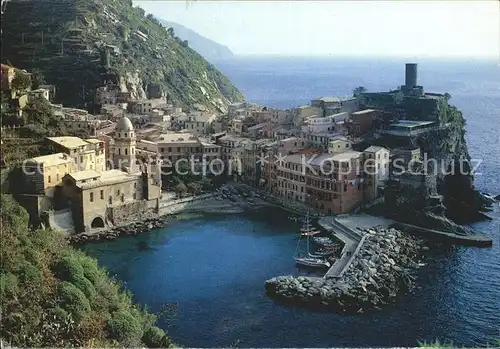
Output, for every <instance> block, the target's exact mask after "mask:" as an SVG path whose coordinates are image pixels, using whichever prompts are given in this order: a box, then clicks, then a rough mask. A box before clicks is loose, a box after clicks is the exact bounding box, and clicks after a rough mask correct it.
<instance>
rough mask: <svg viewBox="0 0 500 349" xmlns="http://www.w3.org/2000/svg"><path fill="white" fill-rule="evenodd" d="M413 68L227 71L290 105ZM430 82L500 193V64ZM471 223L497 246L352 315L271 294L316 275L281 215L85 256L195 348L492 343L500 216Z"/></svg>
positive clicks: (286, 62)
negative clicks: (288, 281)
mask: <svg viewBox="0 0 500 349" xmlns="http://www.w3.org/2000/svg"><path fill="white" fill-rule="evenodd" d="M403 63H404V61H401V62H400V61H387V60H375V59H374V60H371V61H370V60H358V61H356V60H344V61H342V60H307V59H288V58H274V59H256V58H252V59H251V58H244V59H235V60H232V61H225V62H221V63H220V64H217V66H218V68H220V69H221V70H222V72H223V73H224V74H226V75H227V76H228V77H229V79H230V80H232V81H233V82H234V83H235V84H236V86H237V87H239V88H240V89H241V90H242V91H243V93H244V94H245V97H246V98H247V99H248V100H251V101H255V102H260V103H263V104H267V105H272V106H276V107H281V108H287V107H293V106H297V105H300V104H305V103H308V101H309V100H310V99H312V98H315V97H319V96H327V95H341V96H342V95H348V94H350V91H352V89H353V88H354V87H356V86H358V85H363V86H365V87H366V88H368V90H369V91H383V90H388V89H391V88H395V87H396V86H397V85H400V84H402V83H403V79H404V78H403V77H404V65H403ZM418 83H419V84H420V85H423V86H424V88H425V89H426V90H427V91H429V92H442V93H444V92H448V93H450V94H451V95H452V100H451V102H452V103H453V104H455V105H457V107H459V108H460V109H461V110H463V112H464V115H465V116H466V119H467V141H468V145H469V151H470V153H471V156H472V157H473V158H477V159H482V164H481V166H480V168H479V170H480V172H481V174H478V175H477V176H476V182H475V183H476V185H477V187H478V188H479V189H480V190H483V191H487V192H490V193H492V194H495V195H498V194H500V180H499V179H500V175H499V173H500V157H498V156H492V155H491V154H498V152H499V151H500V73H499V69H498V66H497V64H496V62H477V61H473V62H432V61H425V62H422V63H420V62H419V81H418ZM488 214H489V215H490V216H491V217H493V218H494V219H493V220H492V221H487V222H480V223H476V224H474V225H472V227H473V228H474V229H476V230H478V231H481V232H483V233H485V234H487V235H488V236H490V237H491V238H492V239H493V247H492V248H485V249H480V248H467V247H450V248H448V249H445V250H442V251H439V252H437V253H436V254H435V256H433V257H432V258H431V259H430V260H429V261H427V265H426V266H425V267H423V268H421V269H419V279H418V281H417V283H418V287H417V289H415V290H414V291H413V292H412V293H410V294H407V295H403V296H401V297H399V298H398V299H397V300H396V302H395V303H394V304H391V305H388V306H387V307H384V308H383V309H382V310H380V311H377V312H370V313H366V314H359V315H357V316H342V315H337V314H332V313H328V312H320V311H312V310H305V309H298V308H286V307H283V306H281V305H278V304H277V303H275V302H273V301H272V300H270V299H269V298H267V297H266V294H265V290H264V282H265V280H267V279H269V278H271V277H273V276H277V275H288V274H298V273H305V271H298V270H297V269H296V266H295V264H294V260H293V254H294V252H295V249H296V244H297V231H298V229H299V226H298V223H296V222H293V221H291V220H289V219H287V218H288V216H289V214H288V213H285V212H283V211H281V210H279V209H273V210H269V209H266V210H265V211H261V212H256V213H245V214H229V215H224V214H218V215H191V216H187V215H184V216H183V215H180V216H179V217H178V219H176V220H175V221H173V222H172V223H171V224H170V225H169V226H167V227H166V228H163V229H160V230H158V231H154V232H151V233H150V234H145V235H142V236H137V237H128V238H120V239H117V240H115V241H111V242H105V243H101V244H94V245H87V246H85V247H84V249H85V250H86V251H87V252H88V253H89V254H90V255H92V256H95V257H96V258H98V260H99V262H100V264H101V265H103V266H106V267H107V268H108V269H109V270H110V272H111V273H112V274H114V275H116V276H117V278H119V279H120V280H122V281H123V282H124V285H125V287H126V288H128V289H129V290H131V291H132V293H133V295H134V299H135V301H137V302H139V303H141V304H144V305H147V308H148V309H149V310H150V311H152V312H155V313H157V314H160V320H159V325H160V327H162V328H164V329H166V330H167V331H168V333H169V334H170V335H171V337H172V338H173V341H174V342H176V343H179V344H181V345H183V346H186V347H221V346H224V347H227V346H231V345H232V346H239V347H332V346H333V347H342V346H415V345H417V341H432V340H435V339H440V340H442V341H444V340H450V341H453V343H454V344H456V345H458V346H462V345H465V346H484V345H486V344H487V343H488V342H489V343H492V342H493V341H494V340H495V339H498V338H500V318H499V317H498V309H500V208H499V207H498V206H496V207H495V208H494V211H493V212H490V213H488Z"/></svg>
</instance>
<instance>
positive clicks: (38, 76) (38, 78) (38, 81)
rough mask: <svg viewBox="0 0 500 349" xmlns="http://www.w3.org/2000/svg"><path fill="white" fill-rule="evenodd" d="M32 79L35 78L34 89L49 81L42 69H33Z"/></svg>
mask: <svg viewBox="0 0 500 349" xmlns="http://www.w3.org/2000/svg"><path fill="white" fill-rule="evenodd" d="M31 74H32V79H33V86H32V87H33V89H37V88H38V87H40V85H44V84H46V83H47V81H46V80H45V76H44V75H43V72H42V71H41V70H40V69H33V70H32V71H31Z"/></svg>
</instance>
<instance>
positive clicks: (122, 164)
mask: <svg viewBox="0 0 500 349" xmlns="http://www.w3.org/2000/svg"><path fill="white" fill-rule="evenodd" d="M113 141H114V142H113V149H112V154H113V164H114V168H115V169H119V170H122V169H123V170H127V169H128V171H129V172H134V170H135V169H136V158H135V146H136V139H135V131H134V126H133V125H132V122H131V121H130V119H129V118H127V117H126V116H124V117H122V118H121V119H120V120H119V121H118V123H117V124H116V129H115V137H114V139H113Z"/></svg>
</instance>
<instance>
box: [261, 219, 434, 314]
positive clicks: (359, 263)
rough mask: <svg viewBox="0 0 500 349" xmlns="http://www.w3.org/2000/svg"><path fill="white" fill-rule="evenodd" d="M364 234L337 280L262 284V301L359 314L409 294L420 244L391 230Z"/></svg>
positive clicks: (423, 248) (288, 279)
mask: <svg viewBox="0 0 500 349" xmlns="http://www.w3.org/2000/svg"><path fill="white" fill-rule="evenodd" d="M364 233H365V235H364V239H365V241H364V243H363V244H362V246H361V247H360V249H359V250H358V251H357V254H356V256H355V257H354V258H353V260H352V261H350V264H349V265H348V266H347V268H346V269H345V270H344V271H343V273H342V275H341V276H340V277H338V278H320V277H304V276H299V277H295V276H278V277H275V278H272V279H270V280H267V281H266V283H265V288H266V291H267V294H268V296H269V297H271V298H273V299H275V300H277V301H280V302H282V303H283V304H288V305H299V306H310V307H321V308H328V309H332V310H335V311H339V312H342V313H359V312H363V311H365V310H370V309H377V308H379V307H380V306H382V305H384V304H387V303H389V302H391V301H392V300H393V299H394V298H395V297H396V295H397V294H399V293H403V292H407V291H408V290H409V289H411V288H412V286H413V281H414V279H415V276H414V273H413V271H414V270H416V269H417V268H418V266H419V264H418V263H419V262H420V259H421V258H422V255H423V252H425V251H427V250H428V248H427V247H426V246H425V244H424V241H423V240H420V239H418V238H416V237H414V236H411V235H408V234H406V233H403V232H401V231H398V230H395V229H367V230H365V232H364Z"/></svg>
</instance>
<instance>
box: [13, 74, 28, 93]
mask: <svg viewBox="0 0 500 349" xmlns="http://www.w3.org/2000/svg"><path fill="white" fill-rule="evenodd" d="M30 87H31V77H30V76H29V74H27V73H25V72H22V71H20V70H16V75H15V76H14V79H12V89H13V90H15V91H26V90H28V89H29V88H30Z"/></svg>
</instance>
